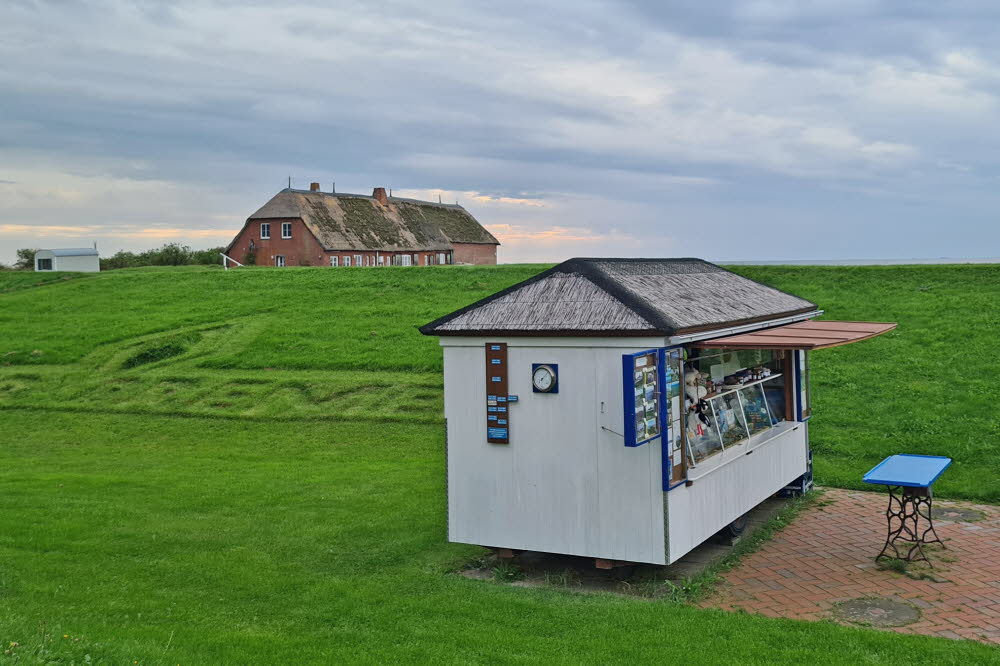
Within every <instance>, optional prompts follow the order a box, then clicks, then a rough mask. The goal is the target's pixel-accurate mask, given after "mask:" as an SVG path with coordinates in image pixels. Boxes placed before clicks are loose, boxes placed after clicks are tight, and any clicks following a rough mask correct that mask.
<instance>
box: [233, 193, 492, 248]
mask: <svg viewBox="0 0 1000 666" xmlns="http://www.w3.org/2000/svg"><path fill="white" fill-rule="evenodd" d="M499 244H500V242H499V241H498V240H497V239H496V238H494V237H493V235H492V234H490V232H488V231H486V229H484V228H483V226H482V225H481V224H479V222H477V221H476V218H474V217H472V215H471V214H469V212H468V211H467V210H465V209H464V208H462V207H461V206H459V205H458V204H455V205H451V204H441V203H431V202H429V201H417V200H414V199H401V198H399V197H389V196H386V193H385V189H384V188H381V187H376V188H375V191H374V192H372V195H371V196H370V197H369V196H364V195H361V194H333V193H330V192H320V191H319V184H318V183H313V184H312V186H311V187H310V189H309V190H294V189H291V188H286V189H284V190H281V191H280V192H278V193H277V194H276V195H274V197H272V198H271V200H270V201H268V202H267V203H266V204H264V205H263V206H262V207H261V208H260V210H258V211H257V212H256V213H254V214H253V215H251V216H250V217H249V218H247V222H246V224H245V225H244V227H243V229H242V230H241V231H240V233H238V234H237V235H236V238H234V239H233V242H232V243H230V244H229V246H228V247H227V248H226V254H227V255H229V256H230V257H232V258H233V259H235V260H237V261H240V262H243V263H255V264H258V265H263V266H430V265H435V264H495V263H497V246H498V245H499Z"/></svg>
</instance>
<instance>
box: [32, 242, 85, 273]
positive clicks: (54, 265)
mask: <svg viewBox="0 0 1000 666" xmlns="http://www.w3.org/2000/svg"><path fill="white" fill-rule="evenodd" d="M35 270H36V271H76V272H78V273H96V272H98V271H100V270H101V260H100V257H99V256H98V254H97V248H93V247H73V248H61V249H57V250H38V251H37V252H35Z"/></svg>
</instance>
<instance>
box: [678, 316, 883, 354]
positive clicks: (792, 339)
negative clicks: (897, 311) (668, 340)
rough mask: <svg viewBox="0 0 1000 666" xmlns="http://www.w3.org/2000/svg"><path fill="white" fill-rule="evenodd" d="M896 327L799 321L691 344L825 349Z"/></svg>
mask: <svg viewBox="0 0 1000 666" xmlns="http://www.w3.org/2000/svg"><path fill="white" fill-rule="evenodd" d="M894 328H896V324H893V323H886V322H875V321H799V322H795V323H794V324H785V325H784V326H775V327H774V328H765V329H762V330H759V331H752V332H750V333H740V334H739V335H727V336H725V337H721V338H712V339H710V340H699V341H698V342H696V343H694V346H695V347H701V348H706V347H707V348H712V349H825V348H826V347H839V346H840V345H849V344H851V343H852V342H858V341H860V340H867V339H868V338H874V337H875V336H876V335H882V334H883V333H885V332H887V331H891V330H892V329H894Z"/></svg>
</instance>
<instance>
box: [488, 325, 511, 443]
mask: <svg viewBox="0 0 1000 666" xmlns="http://www.w3.org/2000/svg"><path fill="white" fill-rule="evenodd" d="M507 396H508V392H507V344H506V343H503V342H487V343H486V441H487V442H489V443H490V444H509V443H510V409H509V407H508V404H509V402H508V400H507Z"/></svg>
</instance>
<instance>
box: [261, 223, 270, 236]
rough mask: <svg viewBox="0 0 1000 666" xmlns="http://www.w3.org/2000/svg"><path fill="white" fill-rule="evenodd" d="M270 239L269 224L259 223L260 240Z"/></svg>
mask: <svg viewBox="0 0 1000 666" xmlns="http://www.w3.org/2000/svg"><path fill="white" fill-rule="evenodd" d="M270 237H271V223H270V222H261V223H260V238H261V240H267V239H268V238H270Z"/></svg>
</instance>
